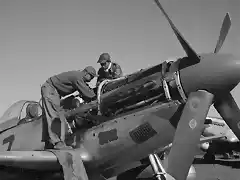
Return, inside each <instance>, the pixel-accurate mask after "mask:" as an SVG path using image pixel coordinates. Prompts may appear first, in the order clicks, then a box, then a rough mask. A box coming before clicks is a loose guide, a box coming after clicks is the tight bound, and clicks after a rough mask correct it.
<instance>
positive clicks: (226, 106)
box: [214, 93, 240, 140]
mask: <svg viewBox="0 0 240 180" xmlns="http://www.w3.org/2000/svg"><path fill="white" fill-rule="evenodd" d="M214 107H215V109H216V110H217V111H218V113H219V114H220V115H221V116H222V118H223V119H224V121H225V122H226V123H227V125H228V126H229V127H230V128H231V130H232V131H233V133H234V134H235V135H236V136H237V138H238V139H239V140H240V109H239V108H238V105H237V103H236V102H235V100H234V98H233V97H232V95H231V93H226V94H224V95H221V98H218V97H217V98H216V102H214Z"/></svg>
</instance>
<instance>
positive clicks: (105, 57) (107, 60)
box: [96, 53, 123, 86]
mask: <svg viewBox="0 0 240 180" xmlns="http://www.w3.org/2000/svg"><path fill="white" fill-rule="evenodd" d="M97 63H99V64H100V65H101V68H100V69H99V70H98V79H97V84H96V86H98V85H99V84H100V83H101V82H102V81H103V80H104V79H117V78H120V77H121V76H122V75H123V73H122V69H121V67H120V66H119V65H118V64H117V63H115V62H112V61H111V57H110V55H109V54H108V53H102V54H101V55H100V57H99V59H98V61H97Z"/></svg>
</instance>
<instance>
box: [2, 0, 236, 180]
mask: <svg viewBox="0 0 240 180" xmlns="http://www.w3.org/2000/svg"><path fill="white" fill-rule="evenodd" d="M155 3H156V5H157V7H158V8H159V9H160V10H161V11H162V13H163V14H164V16H165V17H166V19H167V20H168V22H169V24H170V26H171V28H172V29H173V32H174V33H175V35H176V36H177V38H178V40H179V42H180V44H181V45H182V47H183V49H184V51H185V52H186V55H187V56H186V57H183V58H179V59H177V60H176V61H174V62H166V61H165V62H163V63H161V64H158V65H155V66H152V67H149V68H146V69H143V70H140V71H138V72H135V73H132V74H129V75H126V76H124V77H122V78H119V79H116V80H105V81H103V82H102V83H101V84H100V85H99V87H98V89H97V99H96V100H94V101H92V102H90V103H86V104H80V105H78V106H79V107H76V108H75V109H73V110H68V111H66V113H65V116H66V118H67V119H68V120H69V122H70V124H71V125H72V127H75V130H74V131H73V134H71V135H69V137H68V138H66V143H67V144H69V145H72V146H73V147H74V149H73V150H68V151H66V150H59V151H56V150H51V149H45V144H44V143H43V142H41V134H42V119H41V116H39V115H38V109H39V108H38V107H39V104H37V103H36V102H35V103H33V104H34V105H35V108H34V107H33V106H32V107H33V108H32V109H31V108H30V109H31V110H29V111H31V112H32V114H34V115H31V114H29V115H31V116H33V117H32V118H31V119H30V120H29V119H28V118H26V120H24V119H21V118H19V114H18V115H17V117H18V118H16V117H13V118H9V120H7V121H5V122H4V125H2V124H1V125H0V128H1V131H0V142H1V145H0V166H1V170H0V173H2V174H0V175H1V179H2V178H3V177H7V179H10V178H11V177H12V179H14V178H20V177H22V178H25V179H27V178H33V177H38V178H39V179H44V178H45V179H51V178H54V176H53V175H56V174H58V173H59V172H61V168H62V171H63V175H64V178H65V179H66V180H69V179H68V176H67V175H68V174H69V173H70V171H69V169H72V171H73V172H72V174H74V173H76V171H74V169H76V168H78V172H79V171H81V172H83V171H84V170H83V166H81V163H80V162H83V164H84V167H85V170H86V174H87V176H88V177H85V179H89V180H95V179H96V180H97V179H108V178H111V177H113V176H117V179H118V180H121V179H137V176H138V174H139V173H140V172H141V171H142V170H144V169H145V168H146V167H148V166H149V165H151V166H152V168H153V171H154V177H152V179H162V178H166V179H168V180H170V179H177V180H183V179H186V178H187V177H188V173H189V169H190V167H191V164H192V162H193V160H194V156H195V155H196V153H197V151H198V150H199V148H198V147H199V146H198V145H199V143H203V142H207V141H209V140H213V139H217V138H221V137H218V136H213V137H207V138H204V139H202V138H201V134H202V132H203V127H204V122H205V119H206V117H207V113H208V111H209V107H210V106H211V105H212V104H213V105H214V107H215V108H216V109H217V111H218V112H219V114H220V115H221V117H222V118H223V119H224V121H225V122H226V123H227V124H228V126H229V127H230V128H231V130H232V131H233V132H234V134H235V135H236V137H237V138H238V139H239V138H240V121H239V118H238V117H240V110H239V108H238V106H237V104H236V102H235V101H234V99H233V97H232V95H231V94H230V91H231V90H232V89H233V88H234V87H235V86H236V85H237V84H238V83H239V81H240V76H239V75H240V63H239V62H240V59H239V57H238V58H237V57H235V56H234V55H231V54H219V53H218V52H219V50H220V49H221V47H222V44H223V42H224V40H225V37H226V35H227V33H228V30H229V28H230V26H231V20H230V16H229V14H228V13H227V14H226V16H225V19H224V21H223V25H222V28H221V31H220V36H219V40H218V41H217V45H216V48H215V50H214V52H213V53H208V54H201V55H200V54H197V53H196V52H195V51H194V50H193V49H192V48H191V46H190V45H189V44H188V43H187V41H186V40H185V39H184V37H183V36H182V35H181V34H180V32H179V31H178V30H177V28H176V27H175V25H174V24H173V22H172V21H171V19H170V18H169V16H168V15H167V14H166V12H165V10H164V9H163V7H162V6H161V4H160V2H159V1H158V0H155ZM34 112H35V113H34ZM10 117H12V116H10ZM27 119H28V120H27ZM8 121H9V122H8ZM71 122H72V123H71ZM56 125H58V124H57V123H56ZM80 125H81V126H80ZM79 126H80V127H81V128H80V127H79ZM59 129H60V128H59ZM200 140H201V141H200ZM171 143H172V146H171V150H170V152H169V155H168V160H167V165H166V166H163V165H162V163H161V160H160V158H159V155H160V154H161V152H164V151H165V147H168V145H169V144H171ZM159 149H162V151H159ZM69 153H70V155H69ZM62 155H63V156H62ZM72 156H73V158H71V157H72ZM79 166H81V168H79ZM54 172H55V173H54Z"/></svg>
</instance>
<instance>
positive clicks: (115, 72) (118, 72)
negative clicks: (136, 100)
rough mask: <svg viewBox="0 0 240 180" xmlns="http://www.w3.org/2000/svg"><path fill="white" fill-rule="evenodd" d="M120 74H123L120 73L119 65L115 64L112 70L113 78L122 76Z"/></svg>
mask: <svg viewBox="0 0 240 180" xmlns="http://www.w3.org/2000/svg"><path fill="white" fill-rule="evenodd" d="M122 75H123V73H122V69H121V67H120V66H119V65H118V64H116V65H115V70H114V79H116V78H120V77H122Z"/></svg>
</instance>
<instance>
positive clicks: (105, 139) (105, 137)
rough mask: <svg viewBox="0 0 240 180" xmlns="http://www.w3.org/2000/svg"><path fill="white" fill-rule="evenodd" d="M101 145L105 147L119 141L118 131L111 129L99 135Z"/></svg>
mask: <svg viewBox="0 0 240 180" xmlns="http://www.w3.org/2000/svg"><path fill="white" fill-rule="evenodd" d="M98 139H99V144H100V145H103V144H106V143H109V142H112V141H115V140H117V139H118V136H117V129H111V130H109V131H104V132H100V133H99V134H98Z"/></svg>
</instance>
